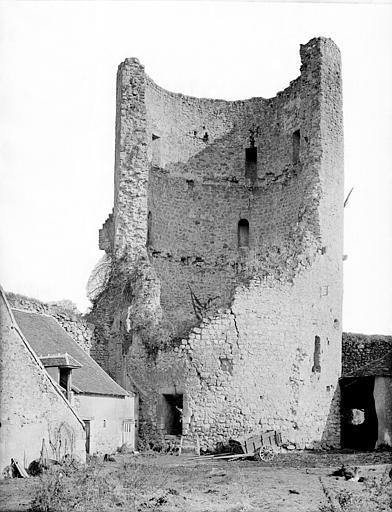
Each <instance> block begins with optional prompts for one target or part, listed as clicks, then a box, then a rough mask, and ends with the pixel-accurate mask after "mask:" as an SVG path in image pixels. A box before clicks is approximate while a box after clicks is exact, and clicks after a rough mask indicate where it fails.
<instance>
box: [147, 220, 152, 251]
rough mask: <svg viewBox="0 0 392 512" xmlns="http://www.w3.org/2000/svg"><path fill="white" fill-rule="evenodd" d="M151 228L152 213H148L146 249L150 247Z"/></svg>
mask: <svg viewBox="0 0 392 512" xmlns="http://www.w3.org/2000/svg"><path fill="white" fill-rule="evenodd" d="M151 228H152V213H151V212H148V215H147V241H146V246H147V247H149V246H150V245H152V235H151Z"/></svg>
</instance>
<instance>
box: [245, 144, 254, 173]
mask: <svg viewBox="0 0 392 512" xmlns="http://www.w3.org/2000/svg"><path fill="white" fill-rule="evenodd" d="M245 178H248V179H250V180H251V181H255V180H256V179H257V148H256V147H251V148H245Z"/></svg>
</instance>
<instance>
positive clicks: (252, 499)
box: [0, 452, 392, 512]
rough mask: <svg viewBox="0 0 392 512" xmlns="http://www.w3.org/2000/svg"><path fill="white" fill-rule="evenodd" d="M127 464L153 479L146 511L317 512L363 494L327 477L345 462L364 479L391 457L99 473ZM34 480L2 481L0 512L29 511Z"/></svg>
mask: <svg viewBox="0 0 392 512" xmlns="http://www.w3.org/2000/svg"><path fill="white" fill-rule="evenodd" d="M126 463H131V464H133V463H135V464H137V465H138V466H139V467H140V468H142V470H141V474H144V475H148V479H151V482H152V488H154V489H155V491H154V492H155V494H156V496H154V494H153V495H151V496H150V498H149V503H150V504H154V507H152V508H151V507H150V506H149V503H146V505H145V508H146V510H152V509H153V510H156V511H159V512H169V511H176V512H179V511H184V512H207V511H208V512H210V511H214V512H229V511H230V512H239V511H253V512H256V511H265V512H287V511H296V512H318V511H319V510H320V507H321V506H322V505H328V502H329V497H330V496H334V495H335V494H336V493H337V492H338V491H339V490H341V489H346V490H348V491H349V492H350V493H353V494H354V495H355V494H357V495H358V496H360V494H361V493H362V492H363V484H362V483H358V482H350V481H345V480H344V479H343V478H337V477H333V476H329V475H330V473H331V472H332V471H333V470H335V469H337V468H339V467H340V466H341V465H342V464H343V463H344V464H348V465H351V466H360V468H361V475H362V476H364V477H366V478H373V477H375V478H377V477H381V475H382V474H383V473H385V472H386V471H389V468H390V466H391V464H392V454H391V453H388V452H382V453H355V454H345V453H341V452H340V453H333V452H321V453H314V452H295V453H287V454H280V455H277V456H276V457H275V459H274V460H273V461H272V462H269V463H264V462H255V461H252V460H248V461H233V462H227V461H225V460H220V461H217V460H211V459H210V460H207V459H203V457H200V458H199V459H198V460H195V459H194V457H193V458H192V457H191V456H189V455H184V456H181V457H178V456H174V455H156V456H143V455H139V456H130V455H128V456H125V455H116V462H107V463H105V464H104V465H103V466H102V470H103V471H105V474H106V472H107V474H110V473H112V472H116V471H119V470H120V469H121V468H124V464H126ZM38 480H39V479H37V478H29V479H12V480H5V481H1V483H0V512H26V511H28V509H29V505H30V502H31V497H32V496H33V494H34V490H35V488H36V486H37V481H38ZM154 500H155V501H154ZM119 510H120V511H121V510H123V509H122V508H119ZM124 510H125V509H124ZM97 512H99V511H97ZM127 512H128V511H127ZM369 512H371V511H370V510H369Z"/></svg>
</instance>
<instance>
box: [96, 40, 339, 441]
mask: <svg viewBox="0 0 392 512" xmlns="http://www.w3.org/2000/svg"><path fill="white" fill-rule="evenodd" d="M301 61H302V66H301V75H300V77H299V78H297V79H296V80H294V81H293V82H291V84H290V86H289V87H288V88H287V89H285V90H284V91H282V92H281V93H278V95H277V96H276V97H275V98H271V99H269V100H265V99H263V98H253V99H251V100H246V101H238V102H225V101H222V100H206V99H197V98H191V97H187V96H183V95H179V94H173V93H170V92H168V91H164V90H163V89H161V88H159V87H158V86H156V85H155V84H154V83H153V82H152V80H151V79H150V78H149V77H148V76H147V75H145V73H144V68H143V66H141V65H140V63H139V62H138V61H137V60H136V59H127V60H126V61H125V62H124V63H123V64H122V65H121V66H120V68H119V74H118V95H117V98H118V103H117V125H116V126H117V128H116V164H115V202H114V217H113V218H114V234H113V252H114V270H113V273H112V279H111V281H110V282H109V284H108V286H107V288H106V290H105V291H104V292H103V293H102V294H101V296H100V297H99V298H98V299H97V300H96V303H95V306H94V309H93V312H92V317H91V318H92V319H93V320H94V321H96V322H97V323H98V327H97V332H98V333H99V335H98V337H97V344H96V345H97V346H99V347H100V352H101V353H102V357H103V359H106V361H100V363H101V364H103V366H104V367H105V369H106V370H107V371H109V373H111V375H112V376H114V377H115V378H116V379H117V380H118V382H119V383H120V384H122V385H123V386H124V387H125V388H126V389H132V390H136V391H138V393H139V394H140V398H141V400H140V403H141V425H142V428H143V429H144V430H145V431H146V432H149V433H151V434H153V433H154V432H162V430H164V420H163V417H162V414H163V413H162V410H163V409H162V407H163V406H162V397H163V395H164V394H165V393H166V394H176V393H181V394H183V396H184V415H185V416H184V423H183V431H184V433H185V434H186V435H188V436H189V437H191V438H192V437H194V436H196V435H197V436H199V439H201V441H202V443H203V444H204V445H205V446H206V445H213V444H214V443H216V442H218V441H222V440H226V439H227V438H228V437H229V436H232V435H240V434H243V433H246V432H249V431H251V430H253V429H269V428H274V429H278V430H282V431H283V432H284V435H285V438H286V440H287V441H288V442H293V443H296V445H297V446H298V447H303V446H305V445H307V446H318V445H320V444H325V445H329V446H332V445H334V446H336V445H337V444H338V443H339V414H338V408H339V391H338V386H337V383H338V378H339V375H340V368H341V303H342V251H343V247H342V241H343V126H342V101H341V70H340V55H339V50H338V49H337V47H336V46H335V44H334V43H333V42H332V41H331V40H328V39H324V38H318V39H313V40H311V41H309V43H307V44H306V45H303V46H301ZM298 130H299V132H298ZM247 148H248V149H249V148H253V149H257V162H256V163H255V162H252V166H251V170H252V172H251V173H248V172H247V171H248V170H249V165H250V164H249V162H246V161H245V150H246V149H247ZM255 170H256V172H255ZM240 219H246V220H247V221H248V222H249V247H247V248H240V247H239V244H238V222H239V220H240ZM107 232H108V230H107ZM106 245H110V244H106ZM189 285H190V286H191V288H192V289H193V291H194V292H195V294H196V296H197V297H198V298H199V299H200V301H201V302H205V303H206V302H208V300H209V299H210V300H211V301H214V300H216V304H215V307H214V308H213V309H212V310H211V311H210V313H209V315H207V314H206V312H205V313H204V317H203V319H202V322H201V323H200V320H199V319H198V318H196V316H195V315H194V311H193V306H192V301H191V297H190V289H189ZM167 319H168V320H169V321H170V323H171V324H172V326H174V333H173V336H172V338H171V340H167V339H165V340H163V338H162V337H160V335H159V334H160V333H161V331H158V336H155V338H157V345H156V347H155V350H153V351H151V340H150V339H147V340H146V339H145V338H146V331H147V334H148V332H150V334H151V338H152V339H153V338H154V336H153V331H154V329H156V328H157V327H159V324H160V323H162V321H164V320H167ZM198 323H199V324H200V325H197V324H198ZM143 324H144V325H149V326H150V327H149V329H150V330H149V329H146V328H144V332H143ZM195 325H197V326H196V327H195ZM184 326H188V327H187V328H188V331H187V332H186V330H185V331H184ZM192 326H193V329H191V327H192ZM189 329H191V330H189ZM179 335H181V337H182V341H178V336H179ZM163 341H164V343H163Z"/></svg>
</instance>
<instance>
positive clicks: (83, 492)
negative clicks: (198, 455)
mask: <svg viewBox="0 0 392 512" xmlns="http://www.w3.org/2000/svg"><path fill="white" fill-rule="evenodd" d="M165 484H166V479H165V477H164V474H163V472H159V471H158V472H157V471H154V473H153V474H151V470H149V468H148V466H143V465H140V464H136V463H128V464H123V466H122V467H120V468H118V470H117V468H116V471H108V468H107V467H106V468H105V466H104V465H103V464H102V463H99V462H94V463H91V464H89V465H87V466H81V467H78V468H68V467H63V466H55V467H52V468H50V469H49V470H47V471H44V472H43V473H42V475H41V476H40V477H39V481H38V484H37V488H36V491H35V496H34V498H33V501H32V505H31V508H30V510H31V512H69V511H70V510H72V511H75V512H98V511H99V512H110V511H113V510H117V511H118V510H126V511H127V512H139V511H147V510H148V511H152V510H158V509H159V506H160V505H161V504H163V503H165V502H166V501H167V500H168V496H169V495H170V494H175V491H173V490H170V489H165Z"/></svg>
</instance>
